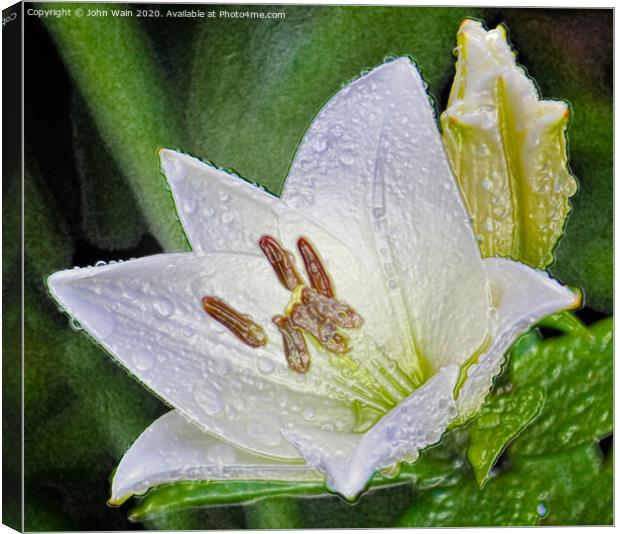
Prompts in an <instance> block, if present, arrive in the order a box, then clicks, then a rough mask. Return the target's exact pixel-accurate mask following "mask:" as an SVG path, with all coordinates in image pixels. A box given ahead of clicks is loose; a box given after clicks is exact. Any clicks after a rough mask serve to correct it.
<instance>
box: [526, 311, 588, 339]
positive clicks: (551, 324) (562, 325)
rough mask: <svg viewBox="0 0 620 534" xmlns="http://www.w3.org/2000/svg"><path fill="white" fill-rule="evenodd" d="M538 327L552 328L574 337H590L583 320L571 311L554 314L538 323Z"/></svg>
mask: <svg viewBox="0 0 620 534" xmlns="http://www.w3.org/2000/svg"><path fill="white" fill-rule="evenodd" d="M537 326H542V327H545V328H551V329H553V330H557V331H559V332H562V333H563V334H568V335H572V336H590V335H591V334H590V332H589V330H588V329H587V328H586V325H585V324H583V322H581V320H580V319H579V318H578V317H577V316H576V315H574V314H572V313H571V312H569V311H562V312H559V313H554V314H552V315H549V316H548V317H545V318H544V319H543V320H542V321H538V323H537Z"/></svg>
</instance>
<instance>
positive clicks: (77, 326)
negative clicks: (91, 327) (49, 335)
mask: <svg viewBox="0 0 620 534" xmlns="http://www.w3.org/2000/svg"><path fill="white" fill-rule="evenodd" d="M69 326H70V327H71V329H72V330H75V331H76V332H77V331H79V330H82V325H81V324H80V322H79V321H78V320H77V319H75V318H73V317H71V318H70V319H69Z"/></svg>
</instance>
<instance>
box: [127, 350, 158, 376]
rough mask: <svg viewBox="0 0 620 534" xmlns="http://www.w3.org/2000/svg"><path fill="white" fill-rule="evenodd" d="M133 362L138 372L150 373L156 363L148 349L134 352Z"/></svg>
mask: <svg viewBox="0 0 620 534" xmlns="http://www.w3.org/2000/svg"><path fill="white" fill-rule="evenodd" d="M131 361H132V362H133V363H134V365H135V366H136V369H138V371H148V370H149V369H150V368H151V367H153V364H154V363H155V362H154V360H153V356H152V354H151V353H150V352H149V351H147V350H146V349H141V350H137V351H136V352H134V353H133V354H132V355H131Z"/></svg>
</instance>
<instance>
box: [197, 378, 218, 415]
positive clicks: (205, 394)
mask: <svg viewBox="0 0 620 534" xmlns="http://www.w3.org/2000/svg"><path fill="white" fill-rule="evenodd" d="M193 394H194V400H195V401H196V404H198V406H200V408H202V409H203V410H204V411H205V413H206V414H207V415H217V414H219V413H220V412H221V411H222V410H223V409H224V399H223V398H222V394H221V393H220V392H219V391H218V390H217V388H216V386H215V384H211V383H208V382H198V383H196V384H195V385H194V388H193Z"/></svg>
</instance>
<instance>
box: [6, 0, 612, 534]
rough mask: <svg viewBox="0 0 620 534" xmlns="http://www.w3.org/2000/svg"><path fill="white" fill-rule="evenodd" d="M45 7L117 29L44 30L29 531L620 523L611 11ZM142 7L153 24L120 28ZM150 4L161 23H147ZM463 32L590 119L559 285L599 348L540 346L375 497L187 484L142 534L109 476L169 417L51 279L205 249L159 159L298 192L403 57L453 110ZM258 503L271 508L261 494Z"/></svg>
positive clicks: (16, 187)
mask: <svg viewBox="0 0 620 534" xmlns="http://www.w3.org/2000/svg"><path fill="white" fill-rule="evenodd" d="M32 6H34V4H28V5H27V6H26V7H32ZM37 7H42V8H44V9H53V8H68V9H71V10H75V9H77V8H78V7H81V8H82V9H83V10H84V12H86V11H87V10H88V9H93V8H95V7H96V8H98V9H100V10H107V11H108V16H99V17H87V16H84V17H82V18H77V17H75V16H73V17H63V18H47V19H45V20H41V19H39V18H38V17H34V16H26V18H25V26H24V31H25V95H24V97H25V142H26V162H25V164H26V169H25V180H24V193H25V221H24V225H25V251H24V253H25V282H24V284H25V295H24V301H25V302H24V304H25V308H24V310H25V313H24V322H25V347H24V353H25V396H24V410H25V499H26V503H25V527H26V529H27V530H31V531H32V530H116V529H140V528H166V529H190V528H197V529H203V530H204V529H216V528H245V527H248V528H269V527H278V528H287V527H288V528H291V527H315V528H316V527H386V526H396V525H399V526H458V525H506V524H513V525H520V524H523V525H529V524H609V523H611V522H612V484H611V480H612V474H613V473H612V455H611V449H612V447H611V432H612V415H611V414H612V373H611V369H612V367H611V366H612V355H611V320H610V319H606V318H607V317H609V316H611V314H612V308H611V306H612V91H613V87H612V35H613V33H612V24H613V13H612V11H611V10H557V9H554V10H542V9H540V10H533V9H490V8H485V9H478V8H417V7H416V8H404V7H393V8H388V7H318V6H273V7H269V6H248V7H243V6H234V7H231V6H228V8H227V9H229V10H238V11H243V10H246V9H247V10H251V11H264V12H275V11H277V12H284V13H285V14H286V17H285V18H284V19H262V20H248V19H223V18H216V19H176V18H167V17H165V12H166V11H167V9H168V6H166V5H163V4H158V5H152V6H149V5H145V4H141V5H132V6H123V5H121V4H49V3H46V4H43V5H41V6H37ZM185 7H186V8H187V9H197V8H199V6H196V5H195V4H194V5H188V6H185ZM123 8H126V9H130V10H132V11H133V13H134V16H133V17H113V16H112V15H111V10H112V9H123ZM138 8H139V9H140V10H146V11H148V10H159V11H160V12H161V15H162V16H161V17H160V18H148V17H138V16H137V15H138ZM170 8H171V9H174V10H175V11H179V10H182V9H183V6H181V5H179V4H175V5H174V6H170ZM200 9H202V10H204V11H208V10H216V11H219V10H220V9H224V7H221V6H213V5H209V6H200ZM465 17H475V18H479V19H481V20H483V21H484V22H485V23H486V25H487V27H494V26H495V25H496V24H498V23H505V24H506V26H507V27H508V29H509V37H510V40H511V42H512V44H513V46H514V47H515V48H516V49H517V51H518V52H519V56H518V60H519V61H520V63H522V64H523V65H524V66H525V67H526V68H527V69H528V71H529V73H530V74H531V75H532V76H533V77H534V78H535V80H536V81H537V83H538V85H539V87H540V90H541V92H542V95H543V97H545V98H558V99H566V100H568V101H569V102H570V104H571V106H572V110H573V119H572V123H571V125H570V128H569V140H570V143H569V150H570V165H571V167H572V169H573V171H574V174H575V175H576V176H577V177H578V179H579V182H580V189H579V192H578V194H577V195H576V196H575V197H574V198H573V199H572V205H573V212H572V214H571V215H570V216H569V221H568V225H567V228H566V233H565V236H564V237H563V239H562V241H561V242H560V245H559V247H558V249H557V251H556V261H555V263H554V264H553V265H552V266H551V268H550V270H551V272H552V273H553V274H554V276H556V277H557V278H558V279H560V280H561V281H563V282H564V283H568V284H572V285H575V286H579V287H581V288H583V290H584V293H585V305H584V308H583V309H582V310H580V311H579V312H578V315H579V317H580V318H581V319H582V320H583V321H584V322H585V323H586V324H588V325H591V324H593V325H594V326H592V329H591V332H590V333H591V337H589V336H588V335H584V334H579V335H568V334H564V335H558V332H555V331H551V330H547V329H539V330H536V331H534V332H532V333H531V334H530V335H529V336H528V337H526V338H525V339H524V340H522V343H520V344H519V346H518V347H517V348H515V350H514V355H513V357H512V359H511V363H510V365H509V367H508V369H507V370H506V371H505V372H504V374H503V375H502V377H501V379H500V380H499V381H498V384H497V385H496V388H495V391H494V393H493V397H492V400H491V401H490V402H489V404H488V406H487V408H485V410H486V411H485V412H483V414H481V416H480V417H478V418H477V419H476V420H474V421H473V422H472V423H470V425H469V426H468V427H467V428H465V429H458V430H456V431H453V432H451V433H450V434H449V435H447V436H446V437H444V439H443V440H442V443H441V444H440V445H438V446H436V447H433V448H432V449H430V450H429V451H427V452H426V453H425V454H423V456H422V459H421V460H420V461H419V462H418V463H417V464H415V465H414V466H413V467H411V468H409V469H408V470H407V469H406V470H405V472H404V473H403V474H402V475H401V477H400V478H399V479H398V480H397V481H394V484H388V485H387V486H382V487H377V488H376V489H373V490H372V491H370V492H369V493H367V494H366V495H364V496H363V497H362V498H361V499H360V501H359V502H358V503H357V504H355V505H350V504H348V503H346V502H344V501H343V500H341V499H340V498H339V497H336V496H333V495H328V494H319V495H313V496H299V495H297V496H291V495H287V493H289V492H292V491H294V488H288V490H287V489H286V488H284V489H283V490H282V491H281V492H280V493H282V495H278V496H276V497H270V498H268V499H263V500H260V501H256V502H253V501H247V502H244V503H241V504H225V505H219V504H221V503H223V502H225V501H226V500H230V498H229V499H226V498H225V496H226V495H230V492H231V491H232V487H231V486H226V485H220V486H217V487H216V486H204V485H203V486H202V487H200V485H198V487H188V488H185V487H180V488H177V489H175V491H177V493H176V494H175V495H176V497H175V498H174V499H173V500H172V501H171V497H170V495H169V494H166V493H165V492H163V493H162V492H161V491H159V492H157V491H156V492H152V494H151V495H150V496H148V497H147V498H146V499H145V500H144V501H142V503H141V504H140V505H139V508H138V509H137V511H136V512H135V513H134V517H135V518H139V519H141V521H138V522H131V521H130V520H129V519H128V513H129V511H130V509H131V508H132V507H133V506H135V505H136V504H138V500H134V501H133V502H129V503H127V504H125V505H124V506H122V507H120V508H110V507H108V506H107V505H106V500H107V498H108V490H109V477H110V474H111V472H112V470H113V469H114V467H115V466H116V465H117V463H118V461H119V460H120V458H121V457H122V455H123V452H124V451H125V450H126V449H127V447H128V446H129V445H130V444H131V443H132V441H133V440H134V439H135V438H136V437H137V436H138V435H139V434H140V433H141V432H142V430H144V429H145V428H146V427H147V426H148V425H149V424H150V423H151V422H152V421H153V420H154V419H155V418H157V417H158V416H159V415H161V414H163V413H164V412H165V411H167V409H168V408H167V407H166V406H164V405H163V404H162V403H161V402H160V401H159V400H158V399H157V398H156V397H155V396H154V395H152V394H151V393H150V392H148V391H147V390H146V389H144V388H143V387H142V386H140V385H139V384H138V383H137V382H136V381H134V380H133V379H132V378H130V377H129V376H128V375H127V374H126V373H125V371H124V370H122V369H121V368H120V367H118V366H117V365H116V364H114V363H113V361H112V359H111V358H110V357H109V356H108V355H107V354H105V353H104V351H102V350H101V349H99V348H98V347H97V346H95V345H94V344H93V343H92V342H91V341H89V339H88V338H87V337H86V336H85V335H84V334H83V333H82V332H76V331H74V330H73V329H72V328H71V325H70V324H69V322H68V320H67V317H66V316H64V315H62V314H61V313H59V312H58V310H57V309H56V307H55V305H54V304H53V303H52V302H51V300H50V299H49V298H48V296H47V294H46V291H45V288H44V285H43V281H44V278H45V277H46V276H47V275H49V274H50V273H52V272H54V271H56V270H60V269H65V268H70V267H72V266H74V265H79V266H84V265H92V264H94V263H95V262H96V261H99V260H104V261H109V260H118V259H128V258H131V257H139V256H143V255H147V254H153V253H158V252H161V251H171V250H182V249H185V248H186V247H187V244H186V242H185V239H184V237H183V235H182V232H181V229H180V226H179V224H178V221H177V219H176V216H175V213H174V209H173V204H172V200H171V198H170V195H169V192H168V191H167V190H166V188H165V180H164V178H163V176H162V175H161V174H160V173H159V164H158V159H157V156H156V151H157V149H158V148H159V147H161V146H167V147H176V148H180V149H182V150H184V151H185V152H188V153H191V154H193V155H195V156H199V157H201V158H203V159H209V160H211V161H214V162H215V163H216V164H218V165H220V166H222V167H233V168H234V169H235V170H236V171H237V172H238V173H239V174H241V175H242V176H244V177H246V178H248V179H250V180H253V181H256V182H259V183H261V184H263V185H264V186H265V187H266V188H267V189H269V190H270V191H272V192H274V193H278V192H279V191H280V190H281V187H282V184H283V181H284V178H285V176H286V173H287V169H288V166H289V164H290V162H291V160H292V157H293V155H294V153H295V149H296V146H297V144H298V142H299V140H300V139H301V137H302V135H303V133H304V131H305V129H306V128H307V126H308V124H309V122H310V121H311V119H312V118H313V116H314V115H315V114H316V113H317V111H318V110H319V108H320V107H321V105H322V104H323V103H324V102H325V101H326V100H327V99H328V98H329V97H330V96H331V95H333V94H334V93H335V92H336V91H337V90H338V89H339V88H340V87H341V86H342V85H343V84H345V83H346V82H347V81H349V80H350V79H352V78H354V77H356V76H357V75H358V74H359V73H360V72H361V71H362V70H364V69H368V68H371V67H373V66H375V65H377V64H379V63H381V62H382V61H383V60H384V58H386V57H387V56H393V55H405V54H406V55H410V56H411V57H412V58H414V59H415V61H416V62H417V64H418V65H419V66H420V68H421V70H422V72H423V75H424V77H425V79H426V81H427V82H428V84H429V90H430V92H431V94H432V96H433V98H434V102H435V106H436V109H437V111H438V112H441V111H442V110H443V109H444V108H445V103H446V101H447V96H448V91H449V88H450V84H451V81H452V77H453V72H454V56H453V54H452V50H453V48H454V46H455V40H456V39H455V36H456V31H457V29H458V26H459V23H460V22H461V20H462V19H463V18H465ZM3 188H4V189H3V192H4V199H5V203H4V206H3V208H4V210H3V216H4V225H5V238H4V240H3V242H4V250H3V254H4V271H3V277H4V278H3V279H4V284H3V297H4V301H3V302H4V304H3V310H4V314H5V315H4V323H3V328H4V331H5V336H4V339H5V343H4V347H3V349H4V354H5V357H4V359H3V371H4V377H5V378H4V389H3V395H4V399H5V401H4V402H5V410H7V411H6V414H8V419H7V415H6V414H5V423H4V424H5V434H6V430H7V429H8V431H11V423H12V422H14V419H15V418H17V417H18V416H19V413H18V411H17V410H14V411H13V412H10V411H8V408H9V406H18V399H19V358H20V355H19V346H18V343H17V340H16V339H15V338H14V337H13V338H12V339H9V338H10V337H11V336H9V335H7V333H9V334H10V333H13V334H14V333H15V332H18V330H19V321H20V283H19V265H20V246H19V245H20V244H19V239H18V238H17V236H18V230H17V228H19V215H20V214H19V202H18V201H17V199H18V198H19V196H20V188H21V183H20V176H19V173H14V174H13V175H10V176H9V175H5V177H4V181H3ZM7 229H15V230H13V235H11V233H10V232H9V231H8V230H7ZM594 323H596V324H594ZM533 391H535V392H541V393H540V397H537V396H536V395H534V396H532V395H530V393H531V392H533ZM528 403H529V404H528ZM532 403H533V404H532ZM528 410H529V411H528ZM526 413H527V414H528V415H527V419H528V423H527V424H526V423H525V422H524V421H525V419H526V417H525V415H524V414H526ZM494 425H495V426H494ZM511 425H513V426H514V428H516V429H518V432H512V434H511V433H510V432H508V433H507V434H506V436H508V437H506V436H504V437H503V438H501V439H499V441H498V438H497V437H496V436H497V435H498V434H502V432H497V428H500V430H501V429H503V430H505V429H507V428H512V427H511ZM515 425H516V426H515ZM519 425H521V426H519ZM525 427H527V428H525ZM489 429H491V430H489ZM493 429H495V430H493ZM515 433H516V434H518V437H516V439H513V438H514V434H515ZM502 439H503V441H502ZM508 443H509V445H508V447H507V448H505V445H506V444H508ZM476 451H478V452H476ZM480 451H482V452H483V453H484V452H485V451H494V455H492V456H493V458H495V456H499V459H498V461H497V463H495V464H494V467H493V470H492V471H491V475H492V476H491V479H490V481H489V482H488V483H487V484H486V486H485V487H484V489H482V490H480V489H478V487H477V486H476V484H475V477H474V472H473V471H472V467H471V466H470V462H473V463H474V464H475V463H476V459H477V460H480V459H481V458H482V457H483V456H484V454H482V453H480ZM472 459H473V460H472ZM479 463H480V462H479ZM484 463H485V462H484V461H482V464H484ZM486 463H489V462H486ZM491 465H493V462H491V463H490V464H489V465H488V466H486V467H482V468H481V467H480V466H479V467H478V469H486V471H485V472H487V471H488V470H489V469H490V468H491ZM4 469H5V481H6V480H9V482H11V481H13V482H15V483H17V482H18V480H19V473H18V469H19V465H18V462H11V461H10V458H9V459H8V461H7V457H6V456H5V466H4ZM477 474H479V473H477ZM5 487H6V486H5ZM586 489H587V490H586ZM201 492H202V493H201ZM197 495H202V500H200V499H199V500H194V501H193V502H194V503H201V504H208V503H212V504H214V505H212V506H202V507H198V508H196V507H194V508H187V507H186V506H185V505H186V504H187V502H189V501H190V500H191V499H197ZM222 495H224V497H222ZM240 495H241V497H240V500H243V499H249V498H250V497H252V496H253V494H251V492H249V491H248V490H247V489H244V488H241V490H240ZM162 503H163V504H162ZM171 503H172V505H171ZM175 503H176V504H175ZM215 504H218V505H217V506H216V505H215ZM4 508H5V512H4V516H5V520H9V521H11V520H15V519H16V518H17V516H18V514H19V511H18V503H17V501H15V502H12V501H11V500H7V501H6V503H5V507H4Z"/></svg>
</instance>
